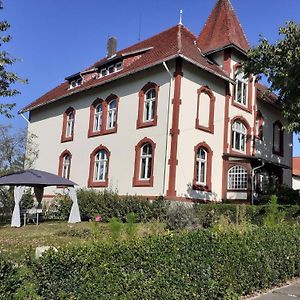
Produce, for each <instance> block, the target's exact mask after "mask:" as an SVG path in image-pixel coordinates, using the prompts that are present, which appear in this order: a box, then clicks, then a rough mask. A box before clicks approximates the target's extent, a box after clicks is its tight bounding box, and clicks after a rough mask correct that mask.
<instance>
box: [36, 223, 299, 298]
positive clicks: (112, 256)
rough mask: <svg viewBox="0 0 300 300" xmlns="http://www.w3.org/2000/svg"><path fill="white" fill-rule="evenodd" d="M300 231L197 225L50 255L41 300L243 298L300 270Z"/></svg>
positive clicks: (39, 287) (39, 274)
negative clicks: (200, 227)
mask: <svg viewBox="0 0 300 300" xmlns="http://www.w3.org/2000/svg"><path fill="white" fill-rule="evenodd" d="M299 245H300V228H299V227H296V226H294V227H293V226H288V225H282V227H256V228H254V229H251V230H249V231H246V232H243V233H241V232H239V231H238V230H233V229H232V230H227V231H210V230H194V231H186V232H183V233H177V234H171V235H167V236H152V237H149V238H146V239H138V240H133V241H130V242H122V243H121V242H116V243H114V244H103V243H96V242H94V243H93V244H89V245H85V246H80V247H75V248H65V249H61V250H60V251H59V252H57V253H54V252H51V251H49V252H47V253H46V254H45V256H44V257H43V258H42V259H40V260H38V261H36V262H34V263H33V265H32V268H33V272H32V273H33V274H34V278H33V282H36V291H37V293H38V294H39V295H40V296H41V299H49V300H51V299H99V297H100V296H99V295H101V298H103V299H125V300H126V299H132V300H134V299H149V300H151V299H153V300H154V299H166V300H168V299H172V300H175V299H210V300H213V299H238V297H239V296H241V295H246V294H249V293H253V292H254V291H258V290H261V289H265V288H268V287H270V286H272V285H276V284H279V283H280V282H283V281H286V280H287V279H289V278H291V277H293V276H299V275H300V251H299V250H300V249H299Z"/></svg>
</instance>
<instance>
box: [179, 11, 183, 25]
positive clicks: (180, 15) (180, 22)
mask: <svg viewBox="0 0 300 300" xmlns="http://www.w3.org/2000/svg"><path fill="white" fill-rule="evenodd" d="M182 13H183V11H182V9H181V10H180V12H179V25H182Z"/></svg>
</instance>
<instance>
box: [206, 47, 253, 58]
mask: <svg viewBox="0 0 300 300" xmlns="http://www.w3.org/2000/svg"><path fill="white" fill-rule="evenodd" d="M228 48H235V49H236V50H238V51H239V52H241V53H242V54H244V55H245V56H247V52H246V51H245V50H243V49H242V48H240V47H239V46H237V45H235V44H229V45H226V46H223V47H220V48H217V49H214V50H210V51H207V52H204V55H210V54H213V53H216V52H219V51H222V50H225V49H228Z"/></svg>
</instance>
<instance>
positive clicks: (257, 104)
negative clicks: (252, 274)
mask: <svg viewBox="0 0 300 300" xmlns="http://www.w3.org/2000/svg"><path fill="white" fill-rule="evenodd" d="M253 25H255V24H253ZM248 49H249V44H248V41H247V38H246V36H245V33H244V31H243V29H242V27H241V25H240V23H239V21H238V18H237V16H236V14H235V12H234V10H233V7H232V5H231V3H230V1H229V0H218V1H217V3H216V5H215V7H214V9H213V11H212V12H211V14H210V16H209V18H208V20H207V22H206V23H205V25H204V27H203V29H202V31H201V33H200V35H194V34H193V33H192V32H191V31H190V30H189V29H187V28H186V27H185V26H183V25H182V24H178V25H176V26H174V27H172V28H170V29H167V30H165V31H163V32H161V33H159V34H157V35H155V36H153V37H150V38H148V39H146V40H144V41H142V42H139V43H137V44H135V45H132V46H130V47H128V48H126V49H123V50H120V51H119V50H116V49H115V39H114V38H111V39H110V40H109V51H108V55H107V57H105V58H103V59H101V60H99V61H98V62H96V63H95V64H94V65H92V66H90V67H88V68H86V69H85V70H83V71H80V72H78V73H76V74H74V75H71V76H68V77H67V78H66V79H65V81H63V83H62V84H60V85H59V86H57V87H56V88H54V89H53V90H51V91H49V92H48V93H46V94H45V95H43V96H41V97H40V98H39V99H37V100H36V101H34V102H32V103H31V104H29V105H27V106H26V107H25V108H23V109H22V111H21V112H22V113H23V112H29V113H30V125H29V131H30V132H31V133H34V134H35V135H37V137H38V141H37V142H38V144H39V157H38V160H37V161H36V164H35V168H37V169H40V170H44V171H48V172H53V173H58V174H59V175H62V176H64V177H67V178H70V179H71V180H73V181H75V182H76V183H78V184H79V187H91V188H95V189H104V188H107V187H112V188H113V189H117V190H118V193H119V194H121V195H125V194H139V195H143V196H146V197H147V198H149V199H152V198H154V197H157V196H159V195H163V196H165V197H166V198H167V199H172V200H193V201H197V200H207V201H221V200H222V199H223V200H224V199H227V200H231V201H236V202H241V201H245V202H247V201H248V202H249V201H251V196H252V191H253V189H255V191H256V192H259V191H261V190H263V189H265V188H267V186H268V185H272V184H273V185H274V184H279V183H285V184H287V185H289V186H291V180H292V176H291V160H292V136H291V134H289V133H287V132H285V131H284V130H283V128H282V127H283V126H284V125H285V124H286V120H285V119H284V118H283V116H282V111H281V108H280V105H279V104H278V102H277V97H276V96H275V95H274V94H267V93H265V91H266V88H265V87H264V86H263V85H261V84H259V83H257V82H256V81H255V78H253V77H250V78H247V79H244V76H243V73H242V72H241V63H242V62H243V60H244V59H245V58H246V55H247V50H248ZM53 192H54V191H52V190H48V194H49V195H50V194H52V193H53Z"/></svg>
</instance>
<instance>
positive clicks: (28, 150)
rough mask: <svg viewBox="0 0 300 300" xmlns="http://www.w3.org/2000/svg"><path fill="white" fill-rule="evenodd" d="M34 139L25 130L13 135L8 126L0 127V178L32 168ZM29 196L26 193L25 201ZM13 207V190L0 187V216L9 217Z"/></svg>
mask: <svg viewBox="0 0 300 300" xmlns="http://www.w3.org/2000/svg"><path fill="white" fill-rule="evenodd" d="M35 139H36V136H35V135H34V134H31V133H27V131H26V130H23V131H21V132H17V133H13V132H12V128H11V127H10V126H1V125H0V145H1V147H0V176H2V175H5V174H9V173H11V172H15V171H19V170H23V169H26V168H31V167H32V166H33V164H34V162H35V160H36V159H37V157H38V146H37V144H36V142H35ZM29 195H30V193H27V200H28V199H29V198H30V197H29ZM30 199H31V198H30ZM30 203H31V202H30ZM13 207H14V200H13V188H6V187H1V186H0V216H1V215H10V214H11V213H12V210H13Z"/></svg>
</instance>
